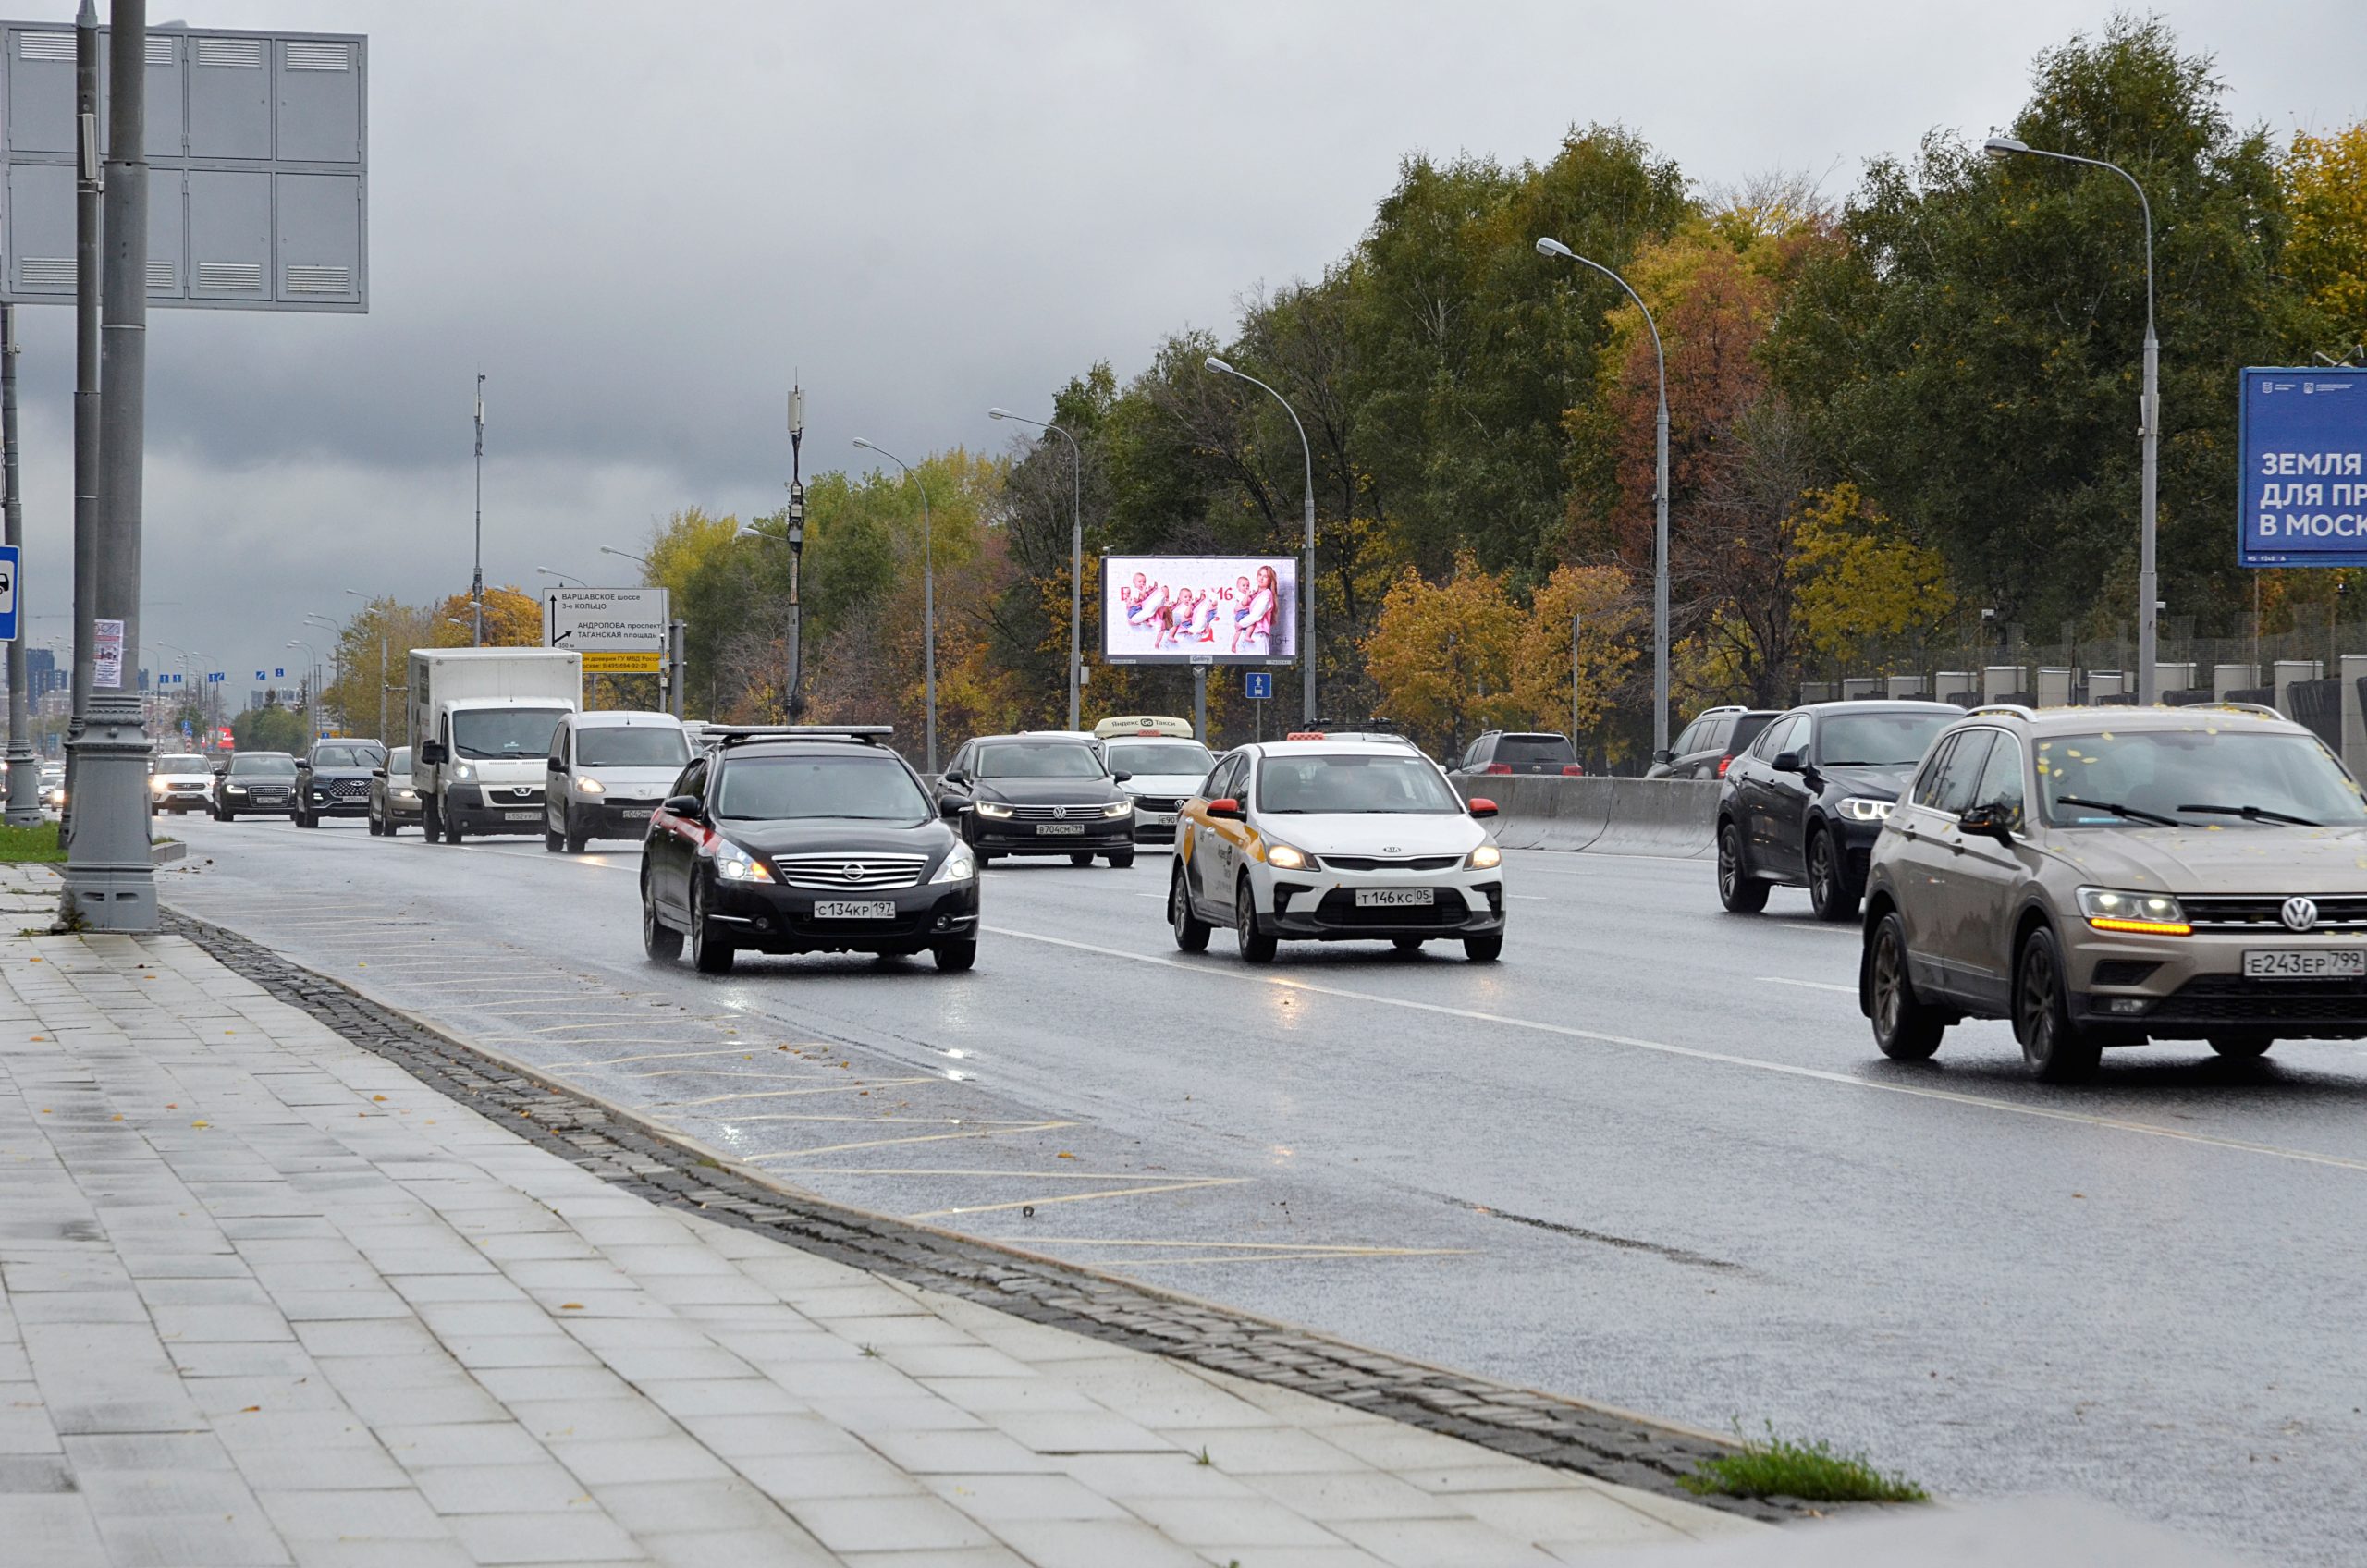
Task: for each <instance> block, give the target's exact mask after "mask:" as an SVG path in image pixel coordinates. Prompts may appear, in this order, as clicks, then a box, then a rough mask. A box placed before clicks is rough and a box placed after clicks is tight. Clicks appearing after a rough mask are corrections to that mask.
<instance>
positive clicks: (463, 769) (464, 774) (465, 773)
mask: <svg viewBox="0 0 2367 1568" xmlns="http://www.w3.org/2000/svg"><path fill="white" fill-rule="evenodd" d="M476 776H477V770H476V769H475V768H473V767H471V766H469V765H468V764H467V763H462V764H460V766H458V767H456V768H454V769H453V770H452V777H453V778H460V779H468V778H475V777H476Z"/></svg>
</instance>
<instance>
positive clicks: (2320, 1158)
mask: <svg viewBox="0 0 2367 1568" xmlns="http://www.w3.org/2000/svg"><path fill="white" fill-rule="evenodd" d="M984 929H986V930H987V931H991V932H993V933H994V934H995V935H996V936H999V937H1016V938H1018V939H1019V940H1021V941H1023V942H1042V943H1045V944H1046V945H1048V946H1050V947H1056V948H1068V949H1073V950H1074V951H1077V952H1086V953H1098V954H1099V955H1101V956H1102V957H1104V958H1117V959H1124V960H1126V961H1128V962H1133V963H1147V964H1151V965H1153V966H1155V967H1157V968H1160V969H1176V970H1181V971H1183V972H1184V973H1185V974H1193V975H1197V976H1200V977H1202V978H1213V979H1230V980H1238V981H1244V982H1246V983H1247V984H1250V985H1253V986H1278V987H1280V988H1282V989H1283V990H1291V991H1303V992H1305V993H1306V994H1307V995H1309V996H1318V997H1337V998H1340V999H1342V1000H1343V1001H1352V1002H1371V1003H1373V1004H1375V1005H1377V1006H1380V1007H1395V1008H1404V1009H1405V1010H1406V1011H1410V1012H1427V1013H1431V1014H1434V1015H1437V1016H1440V1017H1444V1018H1463V1019H1469V1020H1471V1021H1473V1022H1475V1023H1501V1024H1502V1025H1504V1026H1505V1027H1507V1028H1511V1029H1528V1030H1533V1031H1535V1032H1537V1033H1538V1034H1541V1035H1561V1036H1563V1037H1564V1038H1565V1039H1572V1040H1591V1041H1593V1042H1595V1043H1596V1044H1598V1045H1605V1046H1625V1047H1628V1048H1629V1049H1631V1050H1639V1051H1652V1052H1655V1053H1656V1054H1658V1055H1661V1056H1673V1057H1681V1058H1684V1059H1686V1060H1692V1061H1707V1062H1715V1063H1717V1064H1719V1065H1721V1066H1724V1067H1741V1068H1748V1069H1750V1070H1752V1071H1755V1072H1772V1073H1776V1074H1779V1075H1781V1076H1783V1077H1786V1078H1805V1079H1808V1080H1809V1081H1810V1082H1812V1083H1820V1084H1841V1085H1843V1086H1844V1087H1846V1088H1852V1089H1869V1090H1872V1091H1874V1092H1875V1093H1877V1094H1885V1095H1906V1096H1909V1097H1911V1098H1914V1099H1924V1100H1939V1101H1942V1102H1943V1103H1945V1104H1951V1105H1962V1106H1971V1107H1973V1108H1975V1109H1981V1110H1993V1111H2001V1112H2004V1113H2005V1114H2006V1115H2009V1116H2027V1117H2032V1118H2035V1119H2037V1120H2039V1121H2069V1122H2075V1123H2078V1124H2080V1125H2084V1126H2089V1127H2102V1128H2105V1129H2107V1130H2109V1131H2112V1132H2116V1133H2142V1134H2144V1135H2145V1136H2147V1137H2152V1138H2168V1139H2171V1140H2173V1141H2175V1142H2177V1143H2184V1144H2200V1145H2204V1146H2206V1147H2209V1148H2220V1149H2232V1150H2235V1151H2237V1152H2238V1153H2241V1154H2258V1155H2266V1156H2268V1157H2269V1158H2272V1159H2289V1160H2295V1161H2298V1162H2300V1163H2301V1164H2304V1165H2324V1166H2331V1167H2333V1168H2334V1169H2336V1170H2367V1159H2345V1158H2342V1157H2341V1156H2339V1155H2330V1154H2311V1153H2308V1152H2306V1151H2304V1150H2301V1149H2284V1148H2278V1147H2276V1146H2275V1145H2272V1144H2255V1143H2250V1142H2248V1141H2246V1140H2244V1139H2241V1138H2222V1137H2215V1136H2214V1135H2212V1134H2211V1133H2185V1132H2180V1131H2179V1130H2177V1128H2174V1127H2157V1126H2154V1125H2153V1124H2152V1123H2151V1122H2146V1121H2128V1119H2127V1118H2125V1117H2117V1116H2094V1115H2091V1114H2089V1113H2088V1112H2086V1111H2079V1110H2062V1109H2055V1108H2054V1107H2050V1106H2041V1105H2018V1104H2016V1103H2015V1102H2013V1101H2011V1100H1994V1099H1990V1098H1988V1097H1986V1096H1981V1095H1970V1094H1966V1093H1964V1092H1963V1091H1962V1090H1959V1089H1930V1088H1919V1087H1918V1086H1916V1085H1914V1084H1883V1083H1878V1082H1876V1081H1875V1080H1873V1079H1870V1078H1859V1077H1856V1076H1853V1075H1852V1074H1850V1073H1846V1072H1832V1071H1830V1070H1828V1069H1825V1068H1821V1067H1800V1066H1797V1065H1795V1064H1793V1063H1791V1062H1787V1061H1768V1060H1764V1059H1763V1058H1760V1057H1749V1056H1735V1055H1734V1054H1732V1053H1731V1052H1727V1051H1711V1050H1703V1049H1701V1048H1700V1047H1697V1046H1677V1045H1671V1044H1669V1043H1668V1042H1667V1041H1665V1040H1646V1039H1640V1038H1638V1037H1637V1036H1636V1035H1610V1034H1605V1033H1603V1032H1602V1031H1600V1030H1599V1029H1579V1028H1576V1027H1573V1026H1572V1025H1570V1024H1566V1023H1545V1022H1543V1021H1541V1020H1539V1019H1534V1018H1514V1017H1511V1016H1510V1015H1508V1014H1505V1013H1501V1012H1483V1011H1479V1010H1478V1009H1477V1008H1466V1007H1450V1006H1448V1005H1446V1004H1445V1003H1443V1002H1417V1001H1413V1000H1410V999H1408V998H1403V997H1384V996H1381V995H1379V994H1378V993H1375V992H1371V991H1352V990H1350V989H1348V988H1347V987H1346V986H1322V985H1318V984H1316V983H1315V982H1313V981H1309V980H1295V979H1291V978H1289V977H1287V976H1284V975H1280V974H1247V973H1244V972H1243V971H1240V970H1237V969H1233V968H1232V967H1230V966H1227V965H1224V964H1220V963H1209V962H1184V960H1181V959H1172V958H1164V957H1161V956H1159V954H1156V953H1136V952H1128V951H1126V950H1124V949H1121V948H1104V947H1098V946H1097V945H1095V944H1094V943H1091V942H1078V941H1072V940H1070V939H1069V938H1068V937H1047V936H1044V935H1043V934H1041V933H1040V932H1036V931H1017V930H1013V929H1012V928H1011V927H1009V926H1004V925H988V926H986V927H984Z"/></svg>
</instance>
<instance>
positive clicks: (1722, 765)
mask: <svg viewBox="0 0 2367 1568" xmlns="http://www.w3.org/2000/svg"><path fill="white" fill-rule="evenodd" d="M1734 760H1735V759H1734V758H1732V757H1720V758H1719V759H1718V777H1719V778H1724V777H1725V776H1726V765H1727V764H1728V763H1730V762H1732V761H1734Z"/></svg>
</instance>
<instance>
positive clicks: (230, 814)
mask: <svg viewBox="0 0 2367 1568" xmlns="http://www.w3.org/2000/svg"><path fill="white" fill-rule="evenodd" d="M214 820H215V821H216V822H236V821H238V820H239V814H238V813H237V812H235V811H219V812H215V814H214Z"/></svg>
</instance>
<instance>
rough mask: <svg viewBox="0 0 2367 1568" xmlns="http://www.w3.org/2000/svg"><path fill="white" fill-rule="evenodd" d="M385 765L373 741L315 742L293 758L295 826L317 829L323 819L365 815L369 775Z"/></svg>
mask: <svg viewBox="0 0 2367 1568" xmlns="http://www.w3.org/2000/svg"><path fill="white" fill-rule="evenodd" d="M384 766H386V747H384V746H382V745H380V744H378V742H377V741H313V749H312V750H311V751H309V752H306V753H304V754H303V755H302V756H300V757H299V758H297V759H296V811H295V817H296V826H297V827H319V826H320V825H321V819H322V818H323V817H325V816H368V815H370V776H371V775H372V774H373V773H374V772H376V771H377V770H378V769H379V768H382V767H384Z"/></svg>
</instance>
